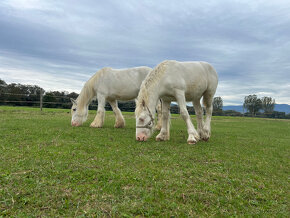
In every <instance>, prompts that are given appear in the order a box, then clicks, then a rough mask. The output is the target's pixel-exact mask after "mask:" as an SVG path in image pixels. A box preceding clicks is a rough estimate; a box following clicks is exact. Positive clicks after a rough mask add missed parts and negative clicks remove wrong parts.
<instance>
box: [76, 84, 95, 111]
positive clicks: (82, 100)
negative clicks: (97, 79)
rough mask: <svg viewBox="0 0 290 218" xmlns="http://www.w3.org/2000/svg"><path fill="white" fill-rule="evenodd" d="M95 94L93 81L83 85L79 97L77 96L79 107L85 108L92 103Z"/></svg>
mask: <svg viewBox="0 0 290 218" xmlns="http://www.w3.org/2000/svg"><path fill="white" fill-rule="evenodd" d="M94 96H95V90H94V89H93V87H92V86H91V83H89V82H87V83H86V84H85V86H84V87H83V89H82V91H81V93H80V95H79V97H78V98H77V103H78V107H79V108H80V109H81V110H83V109H86V108H87V106H88V105H89V104H90V103H91V101H92V99H93V98H94Z"/></svg>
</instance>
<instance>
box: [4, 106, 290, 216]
mask: <svg viewBox="0 0 290 218" xmlns="http://www.w3.org/2000/svg"><path fill="white" fill-rule="evenodd" d="M94 115H95V112H94V111H91V112H90V114H89V118H88V121H87V122H86V123H85V124H84V125H83V126H82V127H77V128H76V127H74V128H73V127H71V126H70V119H71V117H70V113H69V110H57V109H44V111H43V112H40V111H39V109H33V108H23V107H22V108H18V107H0V216H1V215H2V216H10V217H11V216H20V217H26V216H49V217H50V216H53V217H55V216H60V217H64V216H65V217H71V216H81V215H83V216H117V217H120V216H122V217H126V216H128V217H132V216H145V217H147V216H150V217H151V216H159V217H169V216H176V217H187V216H193V217H196V216H204V217H208V216H259V217H260V216H267V217H273V216H275V217H289V215H290V214H289V191H288V190H289V157H290V152H289V146H290V134H289V133H290V122H289V121H286V120H270V119H254V118H234V117H213V121H212V137H211V139H210V141H209V142H199V143H198V144H197V145H188V144H187V143H186V139H187V131H186V128H185V123H184V122H183V120H182V119H181V118H180V117H179V116H175V115H174V116H172V118H173V119H172V122H171V139H170V141H167V142H155V140H154V138H151V139H150V140H149V141H148V142H145V143H142V142H136V141H135V119H134V114H133V113H125V115H124V116H125V119H126V128H125V129H115V128H113V124H114V116H113V114H112V112H107V114H106V120H105V126H104V128H102V129H93V128H90V127H89V124H90V122H91V121H92V120H93V118H94ZM194 123H196V121H195V119H194ZM156 134H157V133H155V134H154V137H155V136H156Z"/></svg>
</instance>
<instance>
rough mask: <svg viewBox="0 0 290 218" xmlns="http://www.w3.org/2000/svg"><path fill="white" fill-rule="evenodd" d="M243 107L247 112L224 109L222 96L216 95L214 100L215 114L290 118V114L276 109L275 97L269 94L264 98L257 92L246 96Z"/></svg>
mask: <svg viewBox="0 0 290 218" xmlns="http://www.w3.org/2000/svg"><path fill="white" fill-rule="evenodd" d="M243 108H244V110H245V111H246V112H245V113H240V112H238V111H234V110H226V111H224V110H223V100H222V98H221V97H215V98H214V100H213V115H219V116H246V117H265V118H279V119H290V114H286V113H285V112H280V111H275V110H274V109H275V99H273V98H272V97H268V96H264V97H262V98H258V96H257V95H255V94H253V95H248V96H245V98H244V103H243Z"/></svg>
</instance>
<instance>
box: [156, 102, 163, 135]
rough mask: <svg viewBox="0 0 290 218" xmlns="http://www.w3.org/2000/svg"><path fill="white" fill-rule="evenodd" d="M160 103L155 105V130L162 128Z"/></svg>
mask: <svg viewBox="0 0 290 218" xmlns="http://www.w3.org/2000/svg"><path fill="white" fill-rule="evenodd" d="M162 104H163V103H162V101H161V100H160V101H159V102H158V104H157V107H156V110H157V124H156V125H155V130H161V128H162Z"/></svg>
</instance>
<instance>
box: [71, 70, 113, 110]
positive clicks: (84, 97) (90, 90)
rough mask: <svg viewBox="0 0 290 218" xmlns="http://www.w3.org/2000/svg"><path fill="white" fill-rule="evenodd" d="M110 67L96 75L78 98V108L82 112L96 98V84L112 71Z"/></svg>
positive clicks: (87, 83) (86, 84)
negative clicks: (107, 72) (108, 71)
mask: <svg viewBox="0 0 290 218" xmlns="http://www.w3.org/2000/svg"><path fill="white" fill-rule="evenodd" d="M110 69H111V68H110V67H105V68H102V69H100V70H99V71H98V72H97V73H95V74H94V75H93V76H92V77H91V78H90V79H89V80H88V81H87V82H86V83H85V85H84V87H83V88H82V90H81V92H80V94H79V96H78V98H77V103H78V108H80V109H81V110H82V109H83V108H85V107H86V106H87V104H88V103H90V102H91V100H92V99H93V98H94V97H95V96H96V91H95V89H94V86H95V84H96V83H97V81H98V79H99V78H100V77H101V76H102V75H103V74H104V73H105V72H106V71H107V70H110Z"/></svg>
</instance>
